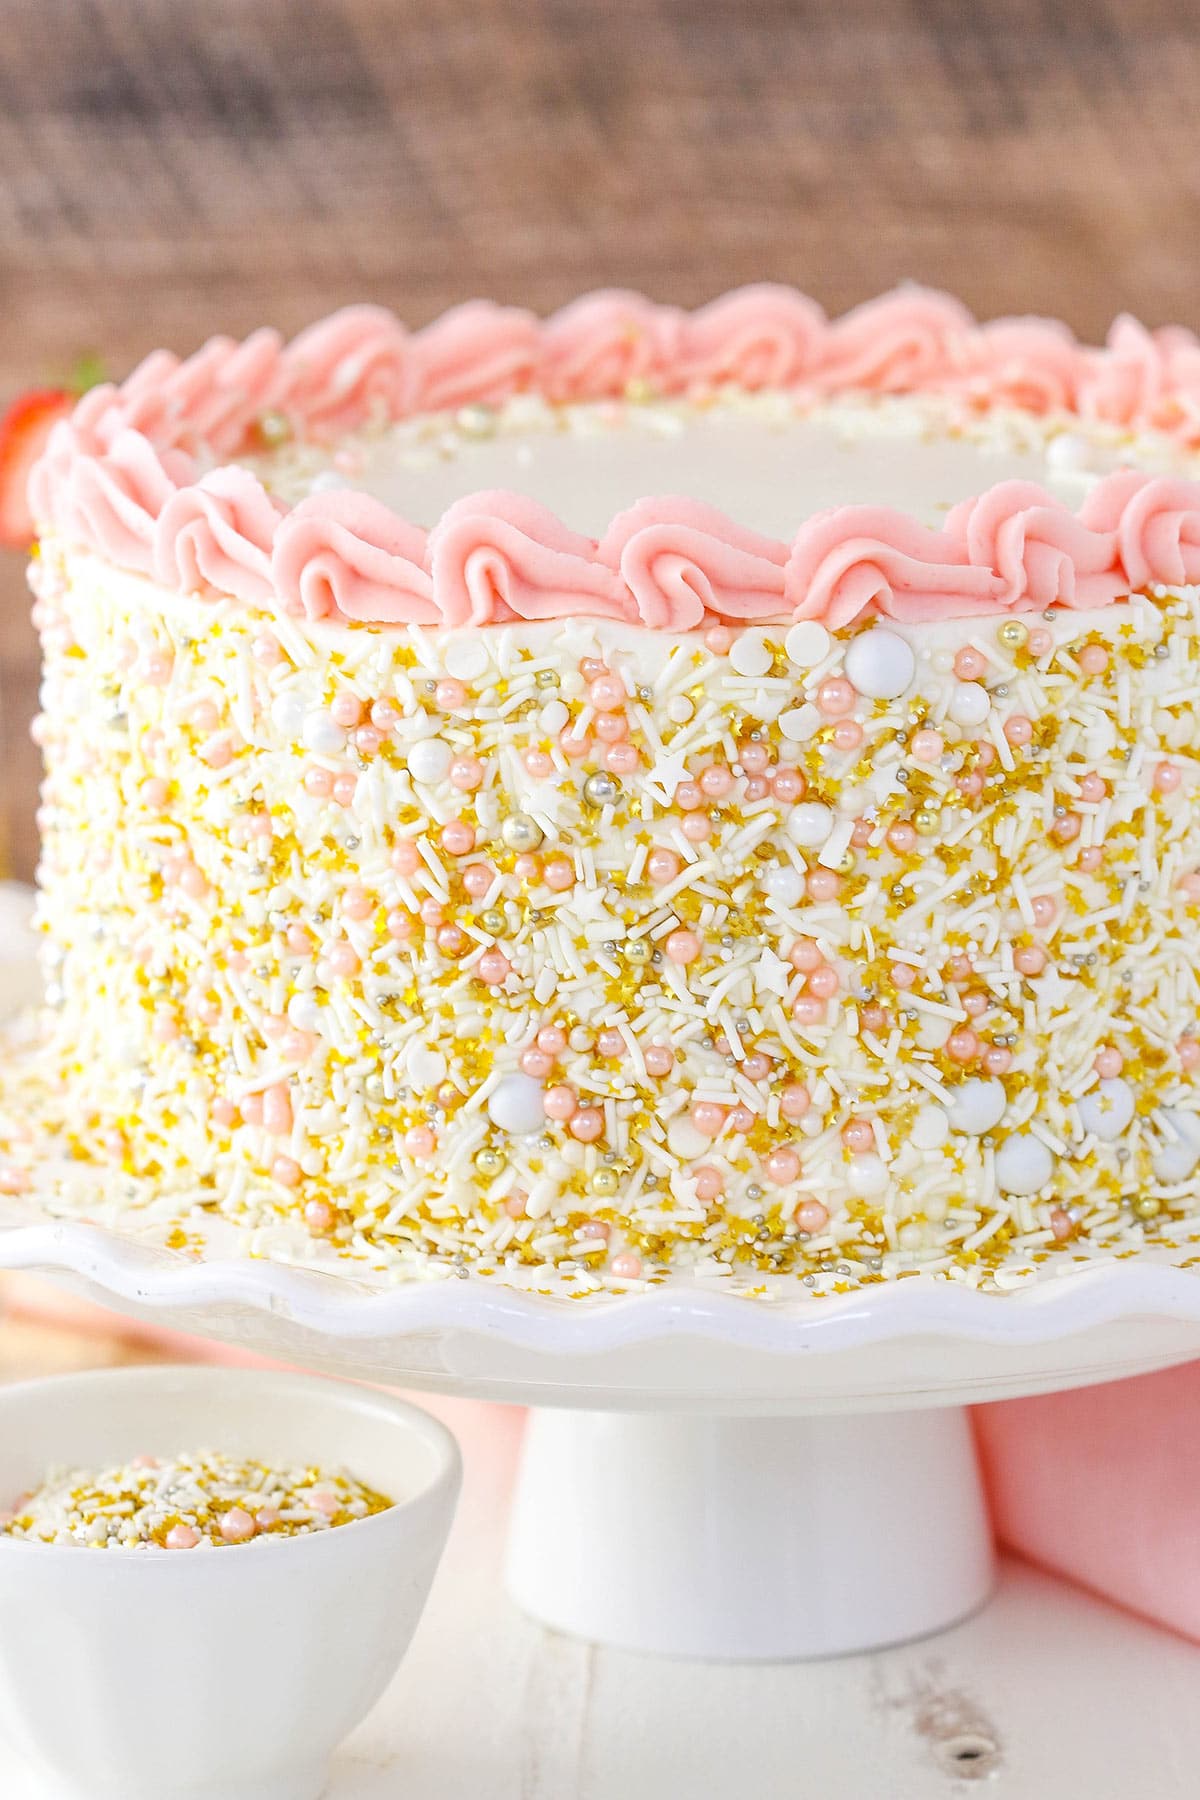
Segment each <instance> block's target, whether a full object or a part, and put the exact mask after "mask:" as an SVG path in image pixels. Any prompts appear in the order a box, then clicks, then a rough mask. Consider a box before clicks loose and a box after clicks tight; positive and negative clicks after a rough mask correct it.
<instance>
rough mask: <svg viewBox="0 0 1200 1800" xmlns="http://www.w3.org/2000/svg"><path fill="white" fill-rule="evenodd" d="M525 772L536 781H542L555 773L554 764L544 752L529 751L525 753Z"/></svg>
mask: <svg viewBox="0 0 1200 1800" xmlns="http://www.w3.org/2000/svg"><path fill="white" fill-rule="evenodd" d="M524 761H525V771H526V773H527V774H529V775H532V776H533V778H534V780H535V781H542V780H544V779H545V777H546V776H547V775H549V774H551V773H552V772H553V769H554V763H553V761H552V760H551V758H550V757H548V756H547V755H546V752H545V751H544V750H527V751H526V752H525V758H524Z"/></svg>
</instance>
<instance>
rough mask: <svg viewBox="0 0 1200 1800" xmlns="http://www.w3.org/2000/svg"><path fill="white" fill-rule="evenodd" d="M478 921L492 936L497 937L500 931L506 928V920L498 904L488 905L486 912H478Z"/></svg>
mask: <svg viewBox="0 0 1200 1800" xmlns="http://www.w3.org/2000/svg"><path fill="white" fill-rule="evenodd" d="M479 923H480V924H481V925H482V927H483V929H484V930H485V931H490V932H491V934H492V936H493V937H499V935H500V933H501V932H502V931H505V930H507V928H508V920H507V919H506V918H505V916H504V914H503V913H502V912H501V911H500V908H499V907H498V906H489V907H488V909H487V911H486V912H482V913H480V915H479Z"/></svg>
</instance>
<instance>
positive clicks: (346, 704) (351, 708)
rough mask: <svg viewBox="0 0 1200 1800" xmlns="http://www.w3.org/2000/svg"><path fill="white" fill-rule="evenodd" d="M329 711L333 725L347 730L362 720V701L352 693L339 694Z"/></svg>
mask: <svg viewBox="0 0 1200 1800" xmlns="http://www.w3.org/2000/svg"><path fill="white" fill-rule="evenodd" d="M329 712H330V716H331V718H332V719H333V722H334V724H335V725H340V726H341V727H342V730H343V731H349V730H351V729H352V728H353V727H354V726H355V725H357V724H359V723H360V722H361V720H362V715H363V709H362V701H361V700H360V699H358V697H357V696H356V695H354V694H339V695H338V696H337V698H336V699H335V701H334V702H333V705H332V706H331V707H330V708H329Z"/></svg>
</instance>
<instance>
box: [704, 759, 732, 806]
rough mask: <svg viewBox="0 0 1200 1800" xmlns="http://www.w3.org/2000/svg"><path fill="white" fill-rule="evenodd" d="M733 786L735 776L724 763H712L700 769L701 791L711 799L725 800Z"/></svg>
mask: <svg viewBox="0 0 1200 1800" xmlns="http://www.w3.org/2000/svg"><path fill="white" fill-rule="evenodd" d="M732 787H733V776H732V775H731V774H730V772H729V770H728V769H727V768H726V767H725V765H724V763H710V764H709V765H708V767H707V768H706V769H701V771H700V791H701V793H702V794H704V795H705V797H706V798H707V799H709V800H723V799H724V798H725V795H726V794H728V793H729V791H730V790H731V788H732Z"/></svg>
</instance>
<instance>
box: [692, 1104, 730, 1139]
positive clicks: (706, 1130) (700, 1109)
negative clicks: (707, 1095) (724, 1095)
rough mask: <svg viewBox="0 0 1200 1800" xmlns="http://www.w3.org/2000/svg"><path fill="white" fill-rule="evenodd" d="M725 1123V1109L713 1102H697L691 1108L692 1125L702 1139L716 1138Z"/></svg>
mask: <svg viewBox="0 0 1200 1800" xmlns="http://www.w3.org/2000/svg"><path fill="white" fill-rule="evenodd" d="M724 1123H725V1108H724V1107H723V1106H718V1105H717V1103H716V1101H715V1100H697V1102H696V1104H695V1106H693V1108H692V1124H693V1125H694V1126H695V1127H696V1130H697V1131H698V1132H699V1133H700V1135H701V1136H702V1137H716V1135H717V1133H718V1132H719V1131H720V1130H721V1127H722V1126H723V1125H724Z"/></svg>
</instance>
